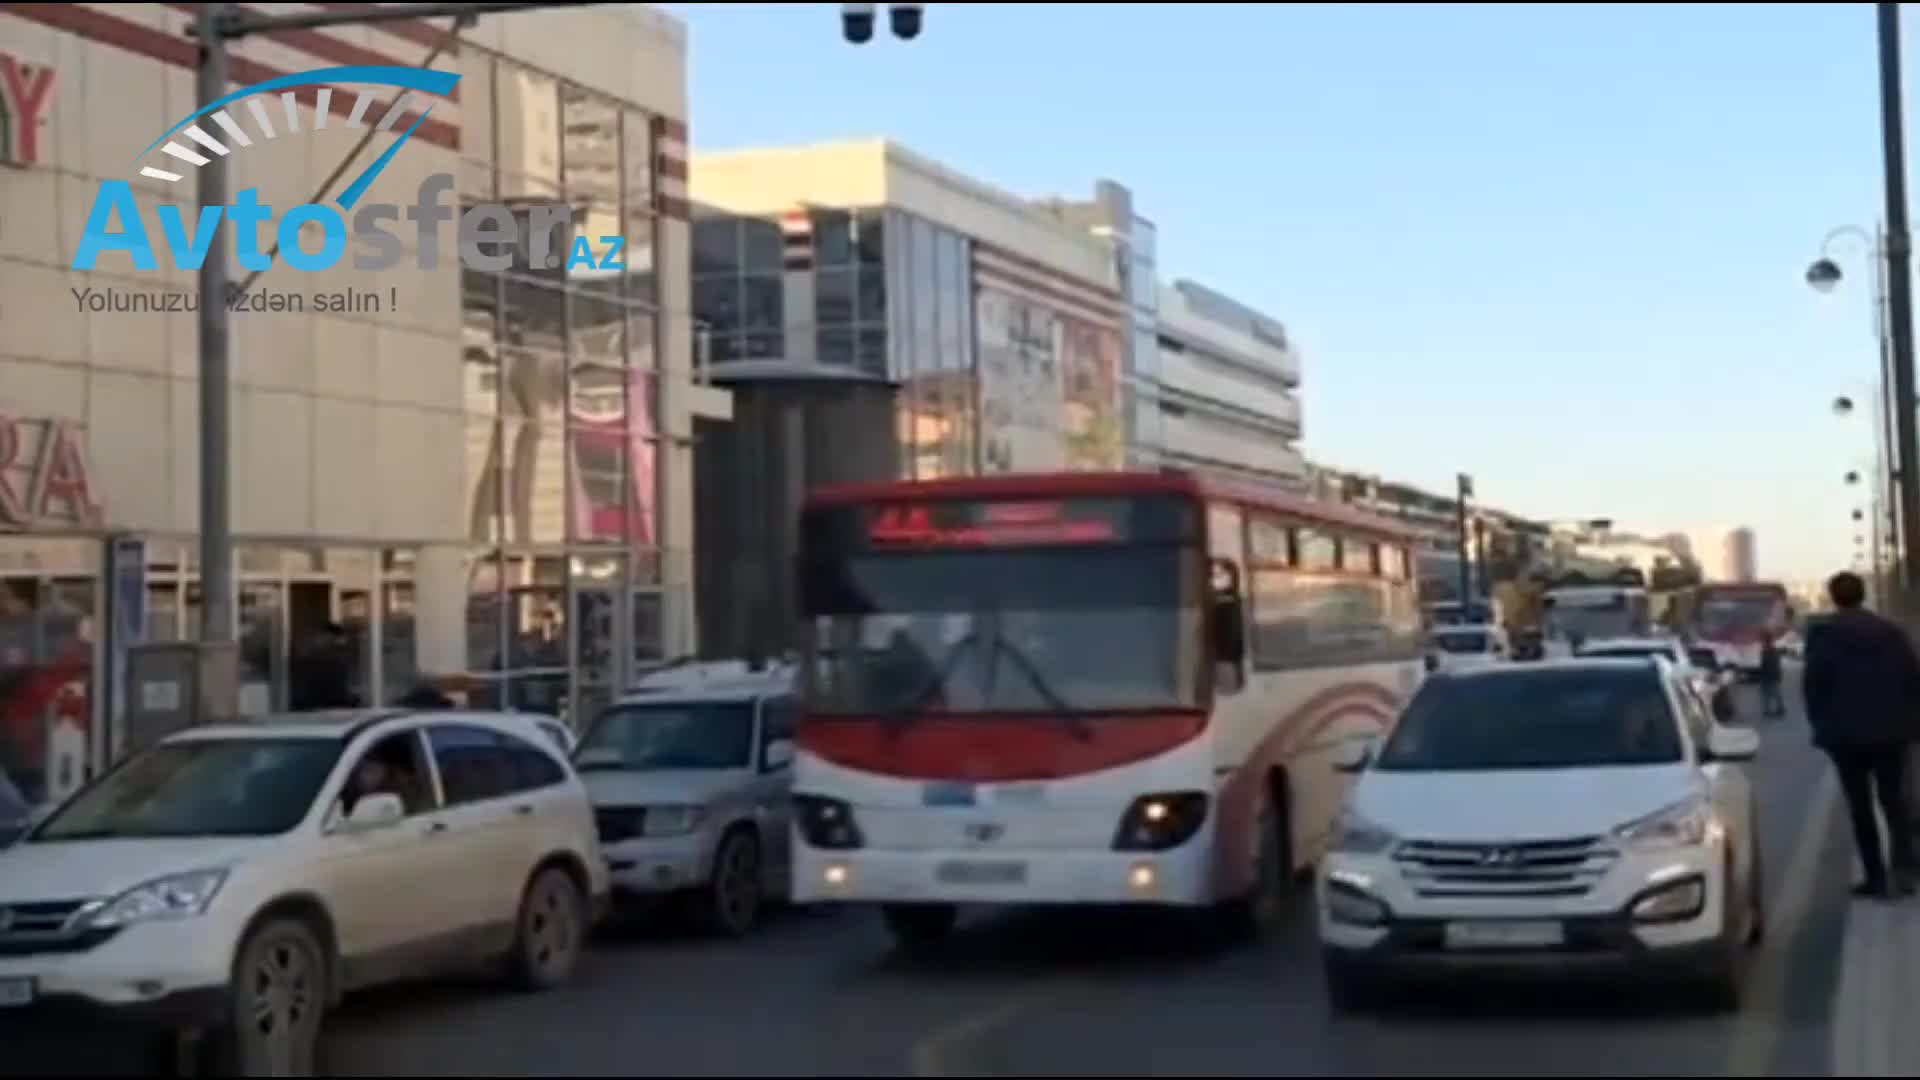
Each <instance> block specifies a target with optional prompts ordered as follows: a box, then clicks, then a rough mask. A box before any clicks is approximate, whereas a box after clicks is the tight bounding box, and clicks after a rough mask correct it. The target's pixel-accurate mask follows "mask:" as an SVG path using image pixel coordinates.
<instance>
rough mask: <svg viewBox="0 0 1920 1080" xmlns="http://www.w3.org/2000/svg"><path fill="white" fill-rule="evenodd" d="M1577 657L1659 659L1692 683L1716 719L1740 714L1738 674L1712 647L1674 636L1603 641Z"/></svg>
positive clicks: (1585, 647)
mask: <svg viewBox="0 0 1920 1080" xmlns="http://www.w3.org/2000/svg"><path fill="white" fill-rule="evenodd" d="M1577 655H1580V656H1591V657H1600V658H1604V657H1614V658H1619V659H1631V658H1634V657H1652V656H1657V657H1659V658H1661V659H1663V660H1666V661H1667V662H1668V663H1670V664H1672V665H1673V667H1674V669H1675V670H1676V671H1677V672H1678V673H1679V674H1680V675H1681V676H1682V677H1684V678H1686V679H1687V680H1688V681H1689V682H1690V683H1692V685H1693V688H1694V689H1695V690H1696V691H1698V692H1699V694H1700V696H1701V697H1703V698H1705V699H1706V701H1707V703H1708V705H1710V706H1711V707H1712V709H1713V716H1714V719H1716V720H1718V721H1720V722H1721V723H1723V724H1724V723H1726V722H1728V721H1730V720H1732V719H1733V718H1734V717H1735V716H1736V715H1738V713H1739V702H1738V701H1737V700H1736V699H1735V697H1734V692H1733V688H1734V685H1735V681H1736V680H1735V674H1734V672H1733V670H1732V669H1731V668H1728V667H1726V666H1724V665H1723V664H1721V663H1720V660H1719V654H1718V653H1717V652H1716V651H1715V650H1714V649H1713V648H1712V647H1711V646H1707V645H1688V644H1686V643H1685V642H1683V641H1681V640H1680V639H1679V638H1672V637H1636V638H1602V639H1599V640H1596V641H1589V642H1587V643H1586V644H1584V645H1582V646H1581V647H1580V651H1579V653H1578V654H1577Z"/></svg>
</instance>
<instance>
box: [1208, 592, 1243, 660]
mask: <svg viewBox="0 0 1920 1080" xmlns="http://www.w3.org/2000/svg"><path fill="white" fill-rule="evenodd" d="M1212 631H1213V647H1214V649H1215V653H1214V659H1216V660H1218V661H1219V662H1221V663H1223V664H1235V665H1238V664H1239V663H1240V662H1241V661H1243V660H1245V659H1246V657H1247V619H1246V613H1245V610H1244V609H1243V608H1242V607H1241V606H1240V598H1239V597H1237V596H1216V597H1215V598H1214V601H1213V627H1212Z"/></svg>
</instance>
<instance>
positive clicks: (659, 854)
mask: <svg viewBox="0 0 1920 1080" xmlns="http://www.w3.org/2000/svg"><path fill="white" fill-rule="evenodd" d="M713 846H714V845H713V839H712V838H711V837H709V836H708V835H706V833H705V832H695V833H689V834H687V835H684V836H663V837H634V838H632V839H628V840H621V841H618V842H615V843H603V844H602V845H601V852H602V854H603V855H604V856H605V858H606V862H607V877H608V879H609V881H610V883H611V885H612V889H613V895H614V897H615V899H616V900H617V899H620V898H623V897H626V898H631V897H635V896H651V895H658V894H662V893H672V892H679V891H680V890H682V889H692V888H698V887H699V886H701V885H704V884H706V883H707V880H708V878H709V877H711V876H712V873H713Z"/></svg>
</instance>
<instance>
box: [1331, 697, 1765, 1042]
mask: <svg viewBox="0 0 1920 1080" xmlns="http://www.w3.org/2000/svg"><path fill="white" fill-rule="evenodd" d="M1758 749H1759V736H1758V735H1757V734H1756V733H1755V732H1753V731H1752V730H1751V729H1745V728H1734V727H1727V726H1724V725H1719V724H1716V723H1715V722H1714V719H1713V716H1712V713H1711V712H1710V710H1709V708H1708V707H1707V705H1706V703H1705V702H1704V701H1702V700H1701V698H1700V696H1699V694H1698V692H1697V690H1696V689H1695V687H1694V686H1693V685H1692V682H1691V681H1690V680H1689V679H1688V678H1686V677H1685V675H1683V674H1682V673H1680V672H1678V671H1676V670H1675V669H1674V668H1673V667H1672V666H1671V665H1669V664H1668V663H1666V662H1665V661H1664V660H1660V659H1630V660H1628V659H1579V660H1561V661H1550V662H1546V663H1542V664H1529V665H1519V666H1503V667H1494V668H1485V669H1481V670H1477V671H1473V672H1467V673H1461V674H1457V675H1451V674H1441V675H1437V676H1434V677H1432V678H1429V679H1428V680H1427V681H1426V682H1425V683H1424V684H1423V685H1422V686H1421V688H1420V690H1419V691H1418V692H1417V693H1416V694H1415V695H1414V696H1413V698H1412V699H1411V700H1410V701H1409V702H1408V703H1407V706H1406V708H1405V710H1404V712H1403V713H1402V715H1401V717H1400V720H1399V723H1398V724H1397V725H1396V726H1395V728H1394V729H1393V732H1392V734H1391V735H1390V736H1389V737H1388V738H1387V739H1386V741H1385V742H1384V744H1382V745H1380V746H1379V747H1378V748H1377V750H1376V749H1375V747H1373V746H1372V745H1369V744H1353V749H1352V750H1351V751H1350V752H1349V753H1348V754H1347V755H1346V757H1345V760H1344V761H1343V763H1342V764H1343V767H1344V768H1345V769H1346V770H1348V771H1351V772H1354V773H1357V777H1356V779H1355V782H1354V784H1353V787H1352V790H1351V791H1350V792H1349V794H1348V798H1347V803H1346V806H1345V808H1344V811H1343V814H1342V817H1341V820H1340V822H1339V824H1338V825H1337V827H1336V829H1335V833H1334V836H1333V838H1332V840H1331V842H1330V845H1329V849H1328V854H1327V856H1326V858H1325V859H1324V860H1323V861H1322V863H1321V866H1320V869H1319V873H1318V878H1317V882H1316V894H1317V907H1318V916H1319V926H1320V940H1321V945H1322V955H1323V958H1324V961H1325V966H1326V975H1327V981H1328V987H1329V991H1330V993H1331V995H1332V997H1333V1000H1334V1004H1335V1006H1336V1007H1338V1008H1354V1007H1361V1006H1364V1005H1367V1004H1372V1003H1376V1002H1377V1001H1379V1000H1380V998H1381V996H1382V991H1384V990H1386V989H1388V988H1390V987H1391V986H1392V985H1393V984H1394V983H1396V982H1399V981H1400V977H1401V976H1404V975H1410V974H1421V973H1431V974H1443V973H1448V972H1457V971H1463V970H1481V969H1488V968H1500V967H1517V968H1522V969H1537V970H1539V971H1542V972H1546V973H1560V972H1571V971H1573V970H1578V969H1586V968H1599V969H1602V970H1624V971H1635V970H1648V969H1651V970H1657V971H1659V972H1662V973H1663V974H1666V975H1668V976H1671V977H1673V978H1674V979H1676V980H1678V981H1680V982H1682V983H1684V984H1687V985H1691V986H1693V987H1697V988H1699V989H1700V990H1702V991H1705V992H1706V994H1707V995H1708V996H1709V997H1710V999H1711V1000H1712V1003H1713V1004H1714V1005H1715V1006H1716V1007H1722V1008H1732V1007H1735V1006H1737V1004H1738V1000H1739V992H1740V984H1741V978H1742V974H1743V969H1744V966H1745V965H1744V960H1745V957H1746V954H1747V950H1748V949H1749V947H1750V946H1752V945H1754V944H1755V943H1757V942H1758V941H1759V939H1760V936H1761V933H1762V925H1763V924H1762V916H1761V908H1762V902H1763V899H1764V897H1763V886H1762V882H1761V874H1760V848H1759V844H1758V837H1757V835H1756V830H1755V815H1754V796H1753V791H1752V788H1751V786H1750V784H1749V782H1748V778H1747V776H1746V774H1745V769H1744V768H1743V767H1742V766H1741V764H1740V763H1741V762H1744V761H1747V760H1749V759H1751V758H1752V757H1753V756H1754V754H1755V753H1756V752H1757V751H1758Z"/></svg>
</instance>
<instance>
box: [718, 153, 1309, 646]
mask: <svg viewBox="0 0 1920 1080" xmlns="http://www.w3.org/2000/svg"><path fill="white" fill-rule="evenodd" d="M692 192H693V203H694V226H693V265H692V271H693V290H692V295H693V308H694V313H695V316H696V317H697V318H698V319H699V320H700V322H701V325H702V328H703V330H705V331H707V335H706V337H705V338H703V340H704V341H705V342H706V343H707V345H708V348H707V350H706V351H707V353H708V356H709V359H710V361H711V363H710V366H709V370H710V372H711V375H712V378H713V380H714V382H715V383H716V384H717V385H721V386H724V387H726V388H727V389H728V390H730V391H731V392H732V394H733V400H734V407H735V417H734V419H733V420H732V421H731V422H730V423H728V424H724V425H722V424H717V423H716V424H711V425H703V427H702V430H701V431H700V433H699V438H698V440H697V443H698V446H697V450H696V458H695V461H696V465H695V473H696V478H697V483H696V488H697V490H698V493H699V502H698V505H697V509H696V521H697V525H696V531H697V532H698V534H699V535H700V537H701V557H700V560H699V565H698V567H697V571H698V575H699V583H700V588H699V590H698V592H699V597H700V610H699V614H700V618H699V622H700V629H701V644H702V646H703V648H704V649H705V650H706V651H707V652H709V653H713V654H721V655H731V654H738V653H741V652H747V653H752V652H755V651H768V652H771V651H774V650H777V649H779V648H781V647H783V646H784V645H785V644H787V635H788V633H789V632H790V628H791V627H793V626H794V625H795V616H796V607H795V601H794V597H793V595H792V586H791V582H790V581H789V573H788V568H789V567H790V565H791V557H792V552H793V547H794V537H793V535H792V533H793V530H794V528H795V524H796V518H797V515H796V510H797V508H798V504H799V501H800V499H801V497H802V496H803V494H804V492H805V491H806V490H807V489H808V488H810V487H813V486H816V485H819V484H826V483H835V482H847V481H863V480H883V479H896V478H899V479H929V478H935V477H945V476H957V475H975V474H981V473H994V472H1028V471H1046V470H1101V469H1114V468H1121V467H1125V466H1128V465H1132V466H1139V467H1155V466H1160V465H1176V466H1180V467H1184V468H1191V469H1200V470H1206V471H1211V472H1216V473H1220V474H1225V475H1231V476H1234V477H1236V478H1238V479H1243V480H1244V479H1249V478H1251V479H1256V480H1260V481H1263V482H1267V483H1271V484H1274V485H1277V486H1283V487H1289V488H1296V489H1297V488H1300V487H1301V486H1302V485H1303V483H1304V463H1303V462H1302V460H1301V458H1300V455H1299V453H1298V451H1297V450H1295V449H1294V441H1295V440H1297V439H1298V437H1299V435H1300V407H1299V402H1298V399H1297V396H1296V394H1297V388H1298V386H1299V383H1300V361H1299V357H1298V356H1297V354H1296V353H1295V352H1294V350H1293V348H1292V346H1291V344H1290V343H1289V342H1288V340H1287V337H1286V333H1285V329H1284V328H1283V327H1282V326H1281V325H1280V324H1279V323H1278V321H1277V320H1274V319H1272V318H1270V317H1267V316H1264V315H1261V314H1260V313H1258V312H1255V311H1253V310H1252V309H1250V308H1248V307H1246V306H1244V305H1241V304H1239V303H1237V302H1235V301H1233V300H1231V299H1229V298H1227V297H1225V296H1223V295H1221V294H1219V293H1217V292H1213V291H1211V290H1208V289H1204V288H1202V287H1201V286H1198V285H1195V284H1193V283H1191V282H1186V281H1180V282H1176V283H1174V284H1172V285H1166V286H1163V285H1161V283H1160V281H1159V278H1158V264H1157V251H1156V248H1157V238H1156V231H1155V228H1154V226H1153V223H1152V222H1151V221H1149V220H1147V219H1146V218H1145V217H1144V216H1142V215H1141V214H1140V213H1139V212H1138V211H1137V210H1136V208H1135V206H1134V200H1133V195H1132V192H1131V191H1129V190H1128V189H1127V188H1126V187H1125V186H1124V185H1121V184H1119V183H1116V182H1113V181H1110V180H1102V181H1099V182H1097V183H1096V184H1095V185H1094V187H1093V190H1092V192H1091V193H1090V195H1089V197H1087V198H1082V199H1062V198H1048V199H1039V200H1031V199H1023V198H1021V197H1019V196H1017V195H1013V194H1010V193H1008V192H1005V191H1001V190H998V189H996V188H994V187H993V186H991V185H989V184H986V183H983V182H981V181H979V180H976V179H973V178H971V177H968V176H966V175H964V174H962V173H960V172H959V171H957V170H955V169H952V168H949V167H947V166H945V165H942V164H940V163H938V162H935V161H932V160H929V159H928V158H926V157H924V156H922V155H920V154H916V153H914V152H912V151H910V150H908V149H906V148H904V147H902V146H899V145H898V144H895V143H892V142H889V141H887V140H884V139H865V140H855V141H847V142H834V143H824V144H817V145H811V146H798V147H784V148H776V149H749V150H739V151H729V152H723V153H702V154H697V155H695V156H694V161H693V177H692Z"/></svg>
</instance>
